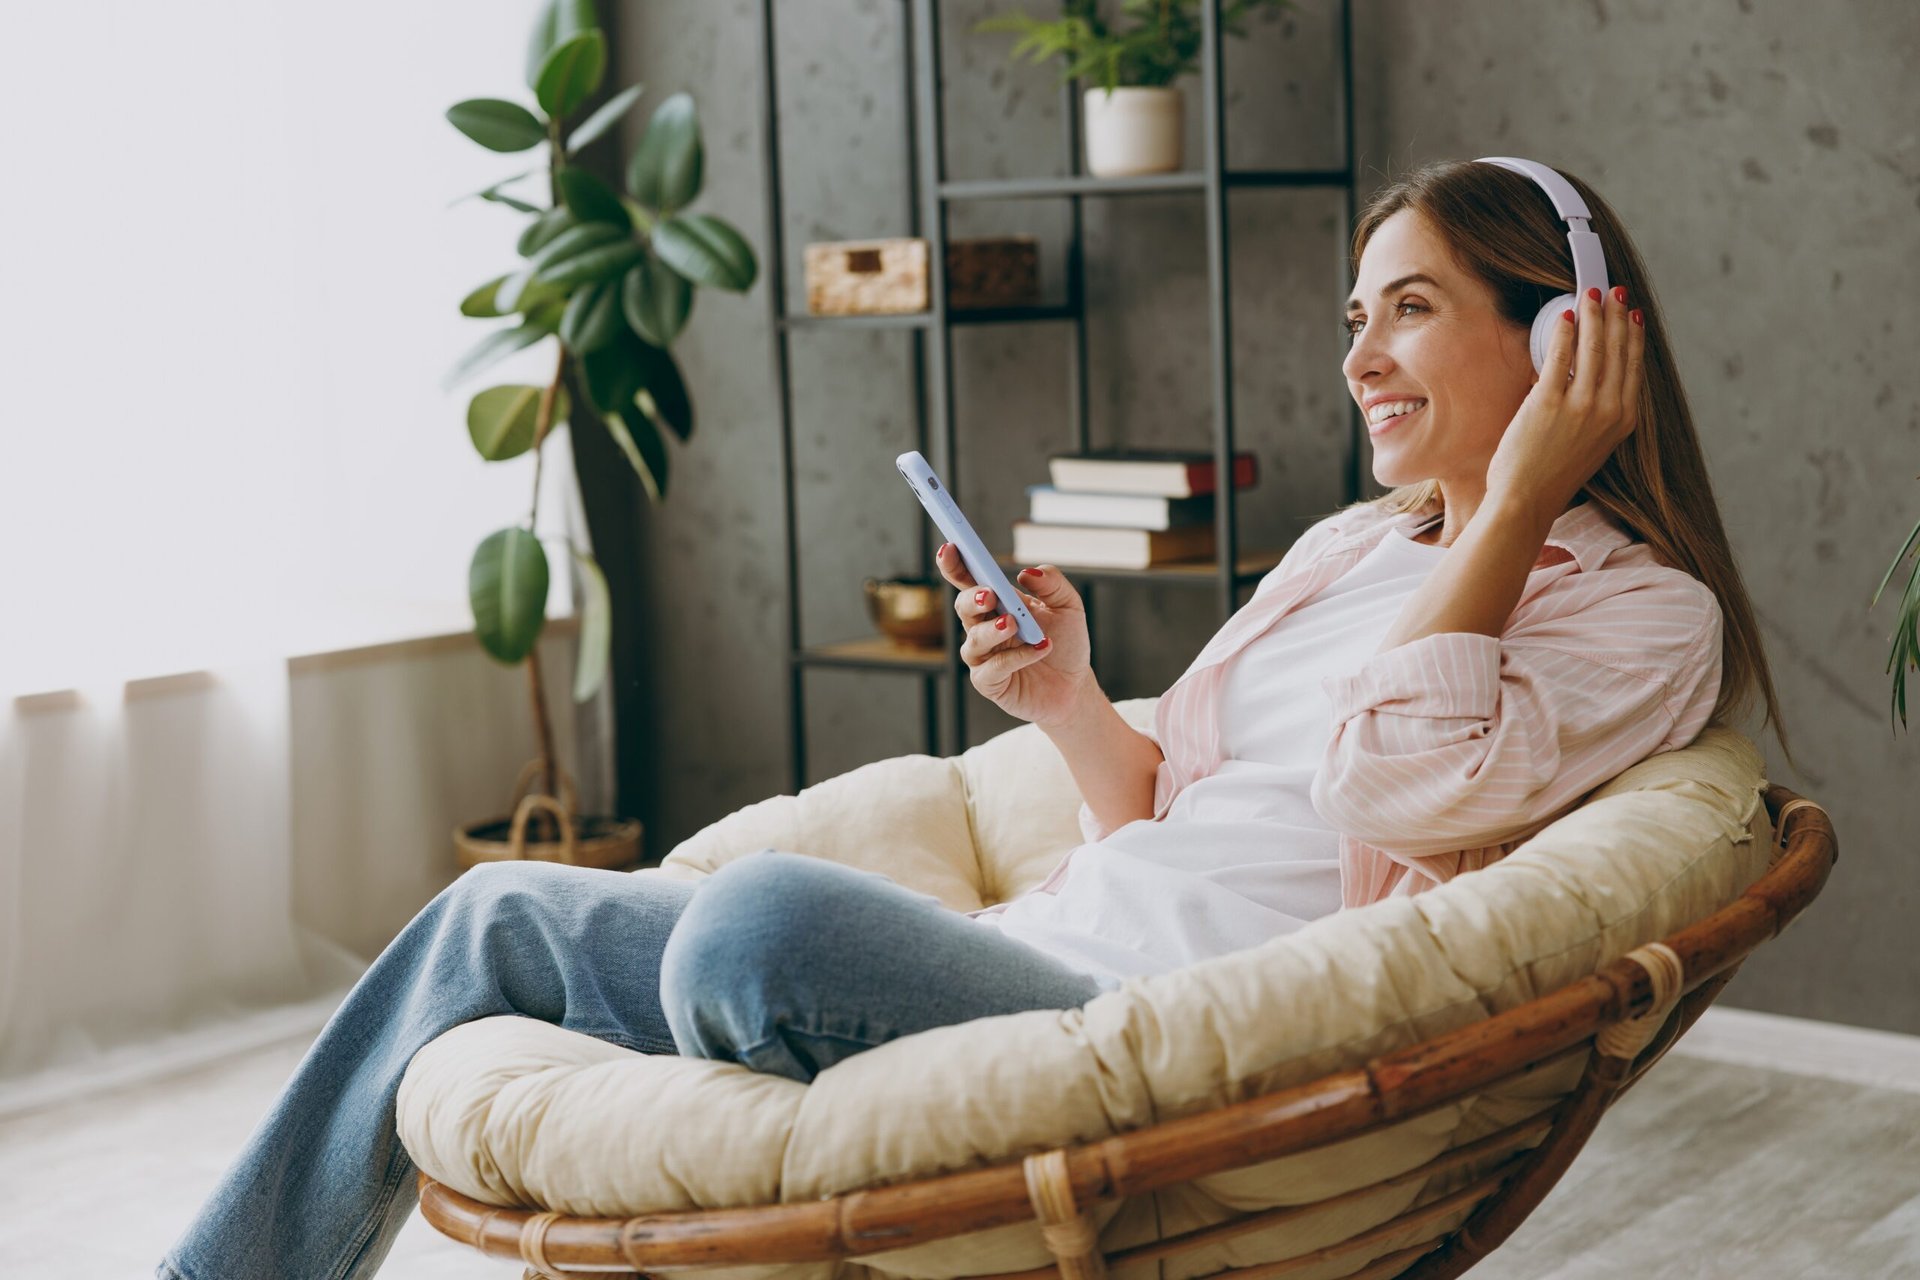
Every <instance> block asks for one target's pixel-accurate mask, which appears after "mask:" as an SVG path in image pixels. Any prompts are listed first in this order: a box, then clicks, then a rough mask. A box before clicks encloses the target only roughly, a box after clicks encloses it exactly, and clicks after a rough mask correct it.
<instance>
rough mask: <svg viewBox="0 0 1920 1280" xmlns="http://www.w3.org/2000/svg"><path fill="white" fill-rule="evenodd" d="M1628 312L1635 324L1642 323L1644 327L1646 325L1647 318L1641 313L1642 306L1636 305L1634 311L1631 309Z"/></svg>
mask: <svg viewBox="0 0 1920 1280" xmlns="http://www.w3.org/2000/svg"><path fill="white" fill-rule="evenodd" d="M1627 314H1628V315H1629V316H1631V317H1632V318H1633V322H1634V323H1635V324H1637V325H1640V326H1641V327H1642V328H1644V327H1646V323H1647V318H1646V317H1645V316H1643V315H1641V314H1640V308H1638V307H1635V308H1634V309H1633V310H1632V311H1629V312H1628V313H1627Z"/></svg>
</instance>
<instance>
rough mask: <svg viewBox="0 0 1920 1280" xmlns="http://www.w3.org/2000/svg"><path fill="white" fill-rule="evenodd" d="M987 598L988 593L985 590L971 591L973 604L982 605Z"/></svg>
mask: <svg viewBox="0 0 1920 1280" xmlns="http://www.w3.org/2000/svg"><path fill="white" fill-rule="evenodd" d="M987 600H988V595H987V593H986V592H984V591H976V592H974V593H973V602H974V603H975V604H977V605H982V606H984V605H985V604H986V603H987Z"/></svg>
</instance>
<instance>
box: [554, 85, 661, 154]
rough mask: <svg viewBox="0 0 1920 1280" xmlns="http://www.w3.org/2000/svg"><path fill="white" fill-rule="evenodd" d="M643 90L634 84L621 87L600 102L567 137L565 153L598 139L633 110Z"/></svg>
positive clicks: (574, 150) (572, 151) (571, 152)
mask: <svg viewBox="0 0 1920 1280" xmlns="http://www.w3.org/2000/svg"><path fill="white" fill-rule="evenodd" d="M643 92H645V90H644V89H643V87H642V86H640V85H637V84H636V85H633V86H632V87H630V88H626V89H622V90H621V91H620V92H618V93H616V94H614V95H613V96H612V97H611V98H608V99H607V100H606V101H605V102H603V103H601V104H600V107H599V109H598V110H596V111H595V112H594V113H593V114H592V115H590V116H588V117H587V118H586V119H585V120H583V121H581V122H580V127H579V128H578V129H575V130H574V131H573V134H572V136H570V137H569V138H568V139H567V146H566V151H567V154H568V155H572V154H573V153H574V152H576V151H578V150H580V148H582V147H584V146H586V145H588V144H589V143H593V142H597V141H599V140H600V135H601V134H603V133H605V132H606V131H607V130H609V129H611V128H613V126H614V125H616V124H618V123H619V122H620V117H621V116H624V115H625V114H627V112H629V111H631V110H633V104H634V103H636V102H638V101H640V95H641V94H642V93H643Z"/></svg>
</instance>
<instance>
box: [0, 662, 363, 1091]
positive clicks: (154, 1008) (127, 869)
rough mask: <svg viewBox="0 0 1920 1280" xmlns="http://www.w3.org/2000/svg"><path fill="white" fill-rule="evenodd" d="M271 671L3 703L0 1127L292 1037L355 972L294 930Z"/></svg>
mask: <svg viewBox="0 0 1920 1280" xmlns="http://www.w3.org/2000/svg"><path fill="white" fill-rule="evenodd" d="M286 672H287V667H286V663H285V662H284V661H279V662H272V661H267V662H260V663H256V664H252V665H249V666H238V667H232V668H228V669H225V670H222V671H219V672H214V673H207V674H205V675H202V676H196V677H191V678H183V679H175V680H171V681H158V682H153V683H152V684H151V685H150V686H148V687H146V688H144V689H142V688H141V687H140V686H136V687H135V689H134V691H133V696H131V697H128V696H126V691H125V689H124V686H119V687H116V686H109V687H106V688H102V689H98V690H79V691H75V692H74V693H70V694H62V695H55V696H50V697H43V698H37V699H36V698H27V699H20V700H11V701H10V702H9V703H8V704H6V705H7V706H8V708H9V709H8V710H7V712H6V713H5V721H4V725H3V726H0V1114H4V1113H5V1112H7V1111H11V1110H18V1109H20V1108H23V1107H27V1106H33V1105H39V1104H44V1103H45V1102H48V1101H51V1100H53V1099H56V1098H59V1097H62V1096H67V1095H70V1094H73V1093H76V1092H81V1091H84V1090H87V1089H91V1088H96V1087H100V1086H102V1085H106V1084H111V1083H116V1082H119V1081H122V1080H126V1079H132V1078H138V1077H141V1076H145V1075H151V1074H154V1073H155V1072H157V1071H161V1070H164V1069H166V1068H167V1067H169V1066H173V1065H185V1064H186V1063H187V1062H190V1061H193V1060H199V1059H206V1058H210V1057H214V1056H217V1055H219V1054H221V1053H224V1052H230V1051H232V1050H233V1049H235V1048H237V1047H241V1046H242V1045H244V1044H246V1043H249V1042H253V1041H257V1040H262V1039H271V1038H274V1037H276V1036H278V1035H285V1034H291V1033H292V1032H294V1031H297V1030H299V1029H300V1028H301V1027H303V1026H306V1025H310V1024H313V1022H314V1019H315V1017H316V1016H320V1015H322V1014H323V1013H324V1011H325V1010H326V1009H329V1008H331V1007H332V1005H333V1004H334V1003H336V1002H337V1000H338V998H339V996H340V994H341V993H342V992H343V991H344V989H345V987H346V986H347V985H349V984H351V982H352V981H353V980H354V979H355V978H356V977H358V976H359V974H360V972H361V971H362V969H363V968H364V965H363V963H362V962H361V961H360V960H359V959H358V958H357V957H355V956H353V955H352V954H351V953H349V952H348V951H346V950H345V949H344V948H342V947H340V946H338V945H337V944H334V943H331V942H328V941H327V940H325V939H323V938H320V937H317V936H315V935H313V934H311V933H310V932H308V931H305V930H302V929H299V928H298V927H297V926H295V924H294V921H293V916H292V900H291V894H290V885H289V873H290V867H291V859H290V857H289V842H290V829H289V826H288V784H289V778H288V770H287V743H288V736H287V706H288V703H287V674H286ZM290 1006H291V1007H290ZM209 1032H212V1034H211V1035H209V1034H208V1033H209Z"/></svg>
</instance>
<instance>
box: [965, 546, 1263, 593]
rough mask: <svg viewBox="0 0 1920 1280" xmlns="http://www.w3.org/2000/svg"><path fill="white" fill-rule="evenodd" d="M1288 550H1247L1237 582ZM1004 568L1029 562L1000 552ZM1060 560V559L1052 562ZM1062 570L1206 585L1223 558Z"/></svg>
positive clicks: (1254, 577) (1253, 575) (1216, 575)
mask: <svg viewBox="0 0 1920 1280" xmlns="http://www.w3.org/2000/svg"><path fill="white" fill-rule="evenodd" d="M1286 554H1287V553H1286V550H1285V549H1284V548H1281V549H1277V550H1275V549H1269V550H1265V551H1243V552H1241V553H1240V559H1239V563H1238V564H1237V565H1235V567H1234V568H1235V572H1234V575H1233V580H1234V582H1235V583H1236V584H1237V583H1243V582H1251V581H1257V580H1258V579H1260V578H1262V577H1264V576H1266V574H1267V572H1268V571H1269V570H1271V569H1272V568H1273V567H1274V566H1275V565H1277V564H1279V563H1280V560H1281V558H1282V557H1283V556H1285V555H1286ZM994 559H995V560H996V561H997V562H999V565H1000V567H1001V568H1002V569H1014V568H1016V567H1018V568H1021V569H1024V568H1027V567H1029V566H1027V565H1025V564H1022V563H1021V562H1020V561H1018V560H1014V559H1012V558H1011V557H1009V556H1003V555H996V556H994ZM1050 563H1056V564H1057V562H1050ZM1057 567H1058V568H1059V570H1060V571H1061V572H1062V573H1064V574H1066V575H1067V576H1068V577H1069V578H1115V579H1133V580H1137V581H1145V582H1177V583H1185V584H1186V585H1188V586H1206V585H1208V584H1209V583H1214V582H1218V581H1219V580H1220V562H1219V561H1218V560H1181V561H1177V562H1175V563H1173V564H1159V565H1155V566H1153V567H1152V568H1151V569H1114V568H1108V567H1102V566H1098V565H1071V564H1057Z"/></svg>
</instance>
